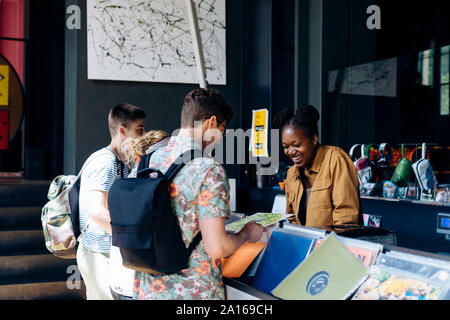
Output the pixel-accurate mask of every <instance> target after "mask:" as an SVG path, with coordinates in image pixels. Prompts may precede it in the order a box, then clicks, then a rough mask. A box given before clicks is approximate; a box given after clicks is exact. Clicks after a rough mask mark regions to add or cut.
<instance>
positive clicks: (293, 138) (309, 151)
mask: <svg viewBox="0 0 450 320" xmlns="http://www.w3.org/2000/svg"><path fill="white" fill-rule="evenodd" d="M318 140H319V136H318V135H317V134H315V135H314V138H313V139H312V138H311V137H309V136H308V135H307V134H306V132H305V130H303V129H302V128H295V127H294V126H287V127H285V128H284V129H283V133H282V135H281V142H282V144H283V150H284V154H285V155H286V156H287V157H289V159H291V160H292V162H293V163H294V165H295V166H296V167H297V168H299V169H300V168H304V167H305V166H308V167H309V166H311V165H312V163H313V161H314V157H315V149H316V145H317V143H318Z"/></svg>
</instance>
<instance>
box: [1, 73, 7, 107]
mask: <svg viewBox="0 0 450 320" xmlns="http://www.w3.org/2000/svg"><path fill="white" fill-rule="evenodd" d="M7 105H9V66H6V65H0V106H7Z"/></svg>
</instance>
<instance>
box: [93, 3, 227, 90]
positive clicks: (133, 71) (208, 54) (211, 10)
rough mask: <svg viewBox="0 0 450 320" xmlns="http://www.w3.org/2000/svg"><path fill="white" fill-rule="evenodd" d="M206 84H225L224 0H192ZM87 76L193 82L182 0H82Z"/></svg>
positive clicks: (194, 74)
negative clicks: (84, 17) (203, 58)
mask: <svg viewBox="0 0 450 320" xmlns="http://www.w3.org/2000/svg"><path fill="white" fill-rule="evenodd" d="M194 3H195V8H196V10H197V16H198V21H199V29H200V32H201V39H202V44H203V50H204V57H205V66H206V79H207V81H208V83H209V84H213V85H225V84H226V23H225V0H195V1H194ZM87 24H88V26H87V30H88V37H87V38H88V39H87V40H88V45H87V47H88V79H97V80H122V81H146V82H147V81H148V82H169V83H198V81H199V79H198V76H197V71H196V61H195V56H194V49H193V44H192V37H191V33H190V27H189V21H188V17H187V11H186V1H185V0H145V1H143V0H89V1H87Z"/></svg>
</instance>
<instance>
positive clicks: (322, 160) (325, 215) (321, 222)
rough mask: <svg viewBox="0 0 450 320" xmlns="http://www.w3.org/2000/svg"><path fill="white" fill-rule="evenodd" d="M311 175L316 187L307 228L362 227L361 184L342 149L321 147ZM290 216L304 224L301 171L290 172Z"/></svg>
mask: <svg viewBox="0 0 450 320" xmlns="http://www.w3.org/2000/svg"><path fill="white" fill-rule="evenodd" d="M309 173H310V174H311V176H312V178H313V181H314V182H313V186H312V191H311V195H310V198H309V201H308V206H307V210H306V226H307V227H313V228H317V229H326V230H328V231H330V230H331V229H330V226H331V225H361V223H362V214H361V212H360V198H359V181H358V176H357V174H356V168H355V166H354V165H353V162H352V160H351V159H350V156H349V155H348V154H347V153H346V152H345V151H343V150H342V149H340V148H338V147H333V146H321V145H319V147H318V149H317V152H316V157H315V159H314V163H313V165H312V166H311V168H310V170H309ZM285 190H286V213H294V214H295V219H292V221H291V222H293V223H295V224H300V222H299V218H298V214H299V207H300V201H301V199H302V195H303V184H302V181H301V177H300V172H299V170H298V169H297V168H296V167H295V166H293V167H291V168H290V169H289V170H288V173H287V179H286V182H285Z"/></svg>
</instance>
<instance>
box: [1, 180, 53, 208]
mask: <svg viewBox="0 0 450 320" xmlns="http://www.w3.org/2000/svg"><path fill="white" fill-rule="evenodd" d="M50 183H51V181H27V180H17V181H12V180H11V181H2V182H1V183H0V207H20V206H41V207H42V206H44V205H45V203H46V202H47V201H48V200H47V193H48V188H49V187H50Z"/></svg>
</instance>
